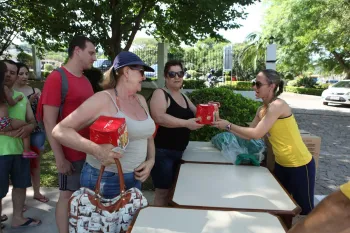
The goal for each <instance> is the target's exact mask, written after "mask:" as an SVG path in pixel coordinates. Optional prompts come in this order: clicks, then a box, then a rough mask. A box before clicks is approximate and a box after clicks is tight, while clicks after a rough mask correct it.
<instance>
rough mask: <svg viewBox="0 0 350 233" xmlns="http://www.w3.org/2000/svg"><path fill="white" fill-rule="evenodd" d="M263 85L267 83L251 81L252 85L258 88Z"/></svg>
mask: <svg viewBox="0 0 350 233" xmlns="http://www.w3.org/2000/svg"><path fill="white" fill-rule="evenodd" d="M264 85H269V84H268V83H261V82H259V81H257V82H256V81H253V82H252V87H254V86H256V88H258V89H259V88H260V87H262V86H264Z"/></svg>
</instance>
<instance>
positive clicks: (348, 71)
mask: <svg viewBox="0 0 350 233" xmlns="http://www.w3.org/2000/svg"><path fill="white" fill-rule="evenodd" d="M332 54H333V56H334V58H335V59H336V60H337V61H338V62H339V64H340V66H341V67H342V68H343V69H344V72H345V73H346V76H345V79H350V67H349V65H348V64H346V62H345V60H344V58H343V57H342V56H341V55H340V54H339V53H337V52H335V51H333V52H332Z"/></svg>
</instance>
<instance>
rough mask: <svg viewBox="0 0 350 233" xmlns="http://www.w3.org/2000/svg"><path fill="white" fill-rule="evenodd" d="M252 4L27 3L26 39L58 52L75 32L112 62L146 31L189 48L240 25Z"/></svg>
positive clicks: (165, 0) (208, 0)
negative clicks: (31, 26)
mask: <svg viewBox="0 0 350 233" xmlns="http://www.w3.org/2000/svg"><path fill="white" fill-rule="evenodd" d="M254 1H255V0H225V1H222V0H188V1H183V0H172V1H169V0H162V1H155V0H132V1H131V0H125V1H120V0H65V1H51V0H27V1H26V4H25V5H26V7H27V8H28V9H29V11H30V20H31V22H32V23H33V24H34V25H35V27H34V28H35V29H34V30H33V31H32V32H33V33H32V34H30V35H28V36H27V39H28V40H29V41H30V42H32V43H35V44H36V45H38V46H39V47H42V48H47V49H54V50H57V49H60V48H62V46H64V45H66V44H67V41H69V39H70V38H71V37H72V36H73V35H74V34H84V35H87V36H89V37H90V38H92V39H93V40H94V41H95V42H96V44H99V45H100V46H101V47H102V48H103V50H104V51H105V53H106V55H108V56H109V57H110V58H111V59H113V58H114V57H115V55H116V54H118V53H119V52H120V51H122V50H129V49H130V47H131V45H132V42H133V40H134V38H135V35H136V33H137V32H138V31H139V30H141V29H144V30H146V32H147V33H148V34H152V35H153V36H154V37H155V38H156V39H157V40H160V41H164V40H168V41H169V42H174V43H176V44H180V43H181V42H184V43H186V44H191V43H194V42H196V41H197V40H198V39H201V38H204V37H207V36H208V35H210V36H211V37H219V35H218V33H217V31H218V29H232V28H237V27H239V26H240V25H239V24H237V23H236V22H235V19H237V18H244V17H245V15H246V14H245V13H244V10H245V8H244V7H245V6H247V5H249V4H252V3H253V2H254Z"/></svg>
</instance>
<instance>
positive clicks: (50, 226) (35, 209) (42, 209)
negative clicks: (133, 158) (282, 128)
mask: <svg viewBox="0 0 350 233" xmlns="http://www.w3.org/2000/svg"><path fill="white" fill-rule="evenodd" d="M11 189H12V188H11V187H10V190H11ZM41 191H42V194H43V195H45V196H46V197H48V198H49V199H50V201H49V202H48V203H41V202H39V201H36V200H34V199H33V194H34V193H33V189H32V188H29V189H27V199H26V206H27V208H28V210H27V211H26V212H25V213H24V216H25V217H31V218H34V219H40V220H41V221H42V225H40V226H38V227H29V228H22V229H11V219H12V200H11V191H10V192H9V193H8V194H7V196H6V197H5V198H4V199H2V207H3V209H2V214H6V215H7V216H8V218H9V219H8V220H7V221H6V222H3V224H5V229H4V232H6V233H7V232H8V233H12V232H13V233H19V232H21V233H22V232H23V233H47V232H50V233H58V230H57V227H56V218H55V209H56V204H57V200H58V196H59V191H58V188H41ZM143 194H144V195H145V197H146V198H147V200H148V201H149V204H151V205H152V204H153V199H154V192H153V191H143ZM324 197H325V196H322V195H316V196H315V206H316V205H317V204H318V203H319V202H320V201H321V200H322V199H323V198H324ZM303 217H304V216H298V217H296V218H294V219H293V223H295V222H297V221H299V220H300V219H302V218H303Z"/></svg>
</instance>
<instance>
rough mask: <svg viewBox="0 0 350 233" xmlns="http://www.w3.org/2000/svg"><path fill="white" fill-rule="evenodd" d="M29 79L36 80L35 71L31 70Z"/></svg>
mask: <svg viewBox="0 0 350 233" xmlns="http://www.w3.org/2000/svg"><path fill="white" fill-rule="evenodd" d="M28 79H29V80H36V75H35V74H34V72H33V71H29V77H28Z"/></svg>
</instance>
